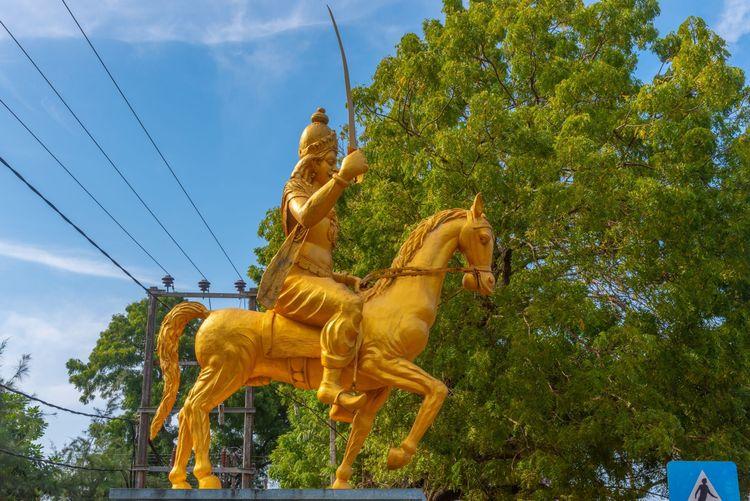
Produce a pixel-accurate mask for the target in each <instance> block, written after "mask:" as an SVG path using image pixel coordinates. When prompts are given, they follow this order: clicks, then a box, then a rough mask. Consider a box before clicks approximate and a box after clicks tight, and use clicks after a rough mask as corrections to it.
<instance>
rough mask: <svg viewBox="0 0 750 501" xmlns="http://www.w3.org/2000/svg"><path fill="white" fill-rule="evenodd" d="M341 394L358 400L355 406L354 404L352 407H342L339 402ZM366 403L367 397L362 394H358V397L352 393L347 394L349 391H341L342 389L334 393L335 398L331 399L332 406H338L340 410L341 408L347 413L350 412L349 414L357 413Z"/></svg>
mask: <svg viewBox="0 0 750 501" xmlns="http://www.w3.org/2000/svg"><path fill="white" fill-rule="evenodd" d="M342 393H344V394H347V395H351V396H352V398H357V399H358V400H357V404H356V405H353V406H349V405H344V404H343V403H342V402H341V400H340V397H341V394H342ZM366 403H367V395H365V394H364V393H360V394H358V395H357V394H354V393H349V391H348V390H346V389H343V388H342V389H341V390H339V392H338V393H336V396H335V397H334V399H333V404H334V405H338V406H340V407H341V408H343V409H345V410H347V411H349V412H351V413H355V412H357V411H358V410H359V409H361V408H362V407H363V406H364V405H365V404H366Z"/></svg>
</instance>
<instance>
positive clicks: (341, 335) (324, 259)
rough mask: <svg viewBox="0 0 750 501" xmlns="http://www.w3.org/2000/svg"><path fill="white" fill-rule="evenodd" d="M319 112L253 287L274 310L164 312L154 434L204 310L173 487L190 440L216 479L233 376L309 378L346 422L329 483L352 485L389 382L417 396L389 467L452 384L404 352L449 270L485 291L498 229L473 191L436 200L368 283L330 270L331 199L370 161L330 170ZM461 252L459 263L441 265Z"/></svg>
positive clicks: (352, 158) (331, 137)
mask: <svg viewBox="0 0 750 501" xmlns="http://www.w3.org/2000/svg"><path fill="white" fill-rule="evenodd" d="M327 121H328V119H327V117H326V116H325V112H324V110H322V109H319V110H318V111H317V112H316V113H315V114H314V115H313V116H312V123H311V124H310V125H308V126H307V128H306V129H305V131H304V132H303V134H302V138H301V139H300V150H299V156H300V160H299V162H298V163H297V165H296V166H295V168H294V171H293V172H292V177H291V178H290V180H289V181H288V182H287V184H286V186H285V188H284V194H283V197H282V205H281V210H282V221H283V226H284V231H285V233H286V234H287V238H286V240H285V242H284V244H283V245H282V247H281V248H280V250H279V252H278V253H277V255H276V256H275V257H274V259H273V261H272V263H271V264H270V265H269V267H268V269H267V271H266V274H265V275H264V277H263V280H262V283H261V287H260V290H259V294H258V299H259V301H261V303H262V304H264V305H265V306H266V307H268V308H270V309H269V310H268V311H266V312H264V313H261V312H256V311H248V310H243V309H223V310H216V311H208V310H207V309H206V307H205V306H204V305H203V304H201V303H197V302H184V303H180V304H178V305H177V306H175V307H174V308H173V309H172V310H171V311H170V312H169V313H168V314H167V316H166V317H165V318H164V321H163V323H162V326H161V329H160V331H159V338H158V346H157V349H158V354H159V359H160V364H161V368H162V371H163V373H164V395H163V397H162V401H161V403H160V404H159V408H158V409H157V412H156V414H155V415H154V420H153V422H152V423H151V438H154V437H155V436H156V434H157V433H158V431H159V429H160V428H161V426H162V424H163V423H164V421H165V419H166V417H167V415H168V414H169V412H170V411H171V409H172V407H173V405H174V403H175V401H176V399H177V390H178V387H179V382H180V369H179V364H178V358H177V346H178V342H179V337H180V335H181V334H182V331H183V329H184V327H185V325H186V324H187V323H188V322H189V321H191V320H193V319H196V318H202V319H203V323H202V324H201V326H200V328H199V329H198V332H197V334H196V337H195V355H196V358H197V360H198V363H199V364H200V367H201V371H200V374H199V376H198V379H197V381H196V382H195V385H193V387H192V388H191V390H190V392H189V394H188V396H187V399H186V400H185V404H184V406H183V407H182V409H181V410H180V412H179V434H178V439H177V452H176V456H175V462H174V467H173V468H172V471H171V472H170V474H169V479H170V481H171V483H172V487H173V488H175V489H189V488H190V484H189V483H188V482H187V480H186V478H187V470H186V466H187V462H188V460H189V458H190V454H191V452H192V451H195V469H194V470H193V474H194V475H195V476H196V478H197V479H198V485H199V487H200V488H202V489H206V488H209V489H210V488H213V489H218V488H220V487H221V483H220V481H219V478H218V477H216V476H215V475H212V474H211V463H210V460H209V443H210V429H209V421H208V416H209V412H210V411H211V409H213V408H214V407H216V406H217V405H218V404H219V403H221V402H223V401H224V400H226V399H227V398H229V397H230V396H231V395H232V394H233V393H235V392H236V391H237V390H239V389H240V388H241V387H242V386H261V385H264V384H268V383H269V382H270V381H271V380H274V381H280V382H284V383H289V384H292V385H294V386H296V387H297V388H303V389H317V392H318V393H317V395H318V398H319V399H320V400H321V401H323V402H326V403H329V404H333V406H332V409H331V417H332V418H334V419H336V420H338V421H345V422H350V423H352V425H351V426H352V427H351V431H350V433H349V440H348V442H347V446H346V452H345V454H344V457H343V458H342V461H341V465H340V466H339V467H338V469H337V470H336V480H335V482H334V484H333V488H337V489H347V488H351V486H350V484H349V479H350V478H351V475H352V464H353V463H354V460H355V458H356V457H357V454H359V451H360V449H361V447H362V444H363V443H364V440H365V438H366V437H367V435H368V434H369V432H370V428H371V426H372V423H373V420H374V419H375V415H376V413H377V412H378V410H379V409H380V408H381V407H382V405H383V404H384V403H385V401H386V399H387V398H388V394H389V393H390V391H391V389H392V388H399V389H401V390H404V391H408V392H411V393H416V394H418V395H422V397H423V401H422V405H421V407H420V409H419V412H418V414H417V417H416V419H415V421H414V424H413V425H412V428H411V431H410V432H409V434H408V435H407V437H406V438H405V439H404V440H403V441H402V442H401V444H400V446H398V447H394V448H391V449H390V451H389V452H388V458H387V464H388V467H389V468H400V467H402V466H404V465H406V464H407V463H409V461H410V460H411V458H412V456H413V455H414V453H415V451H416V449H417V444H418V443H419V441H420V440H421V438H422V436H423V435H424V434H425V432H426V431H427V429H428V428H429V427H430V425H431V424H432V422H433V421H434V420H435V416H436V415H437V413H438V411H439V410H440V407H441V405H442V403H443V400H444V399H445V397H446V395H447V393H448V389H447V387H446V386H445V384H443V383H442V382H441V381H440V380H438V379H435V378H434V377H432V376H430V375H429V374H427V373H426V372H425V371H423V370H422V369H421V368H420V367H419V366H417V365H416V364H414V363H413V360H414V359H415V358H416V357H417V356H418V355H419V354H420V353H421V352H422V350H423V349H424V348H425V346H426V345H427V341H428V335H429V330H430V328H431V327H432V325H433V323H434V322H435V318H436V315H437V309H438V306H439V304H440V294H441V290H442V286H443V282H444V280H445V276H446V274H447V273H449V272H461V273H463V274H464V276H463V282H462V284H463V287H464V288H465V289H467V290H470V291H477V292H480V293H481V294H490V293H491V292H492V290H493V289H494V286H495V279H494V276H493V274H492V272H491V268H490V266H491V262H492V252H493V246H494V235H493V232H492V227H491V226H490V224H489V222H488V221H487V219H486V218H485V216H484V203H483V201H482V197H481V195H477V196H476V198H475V199H474V203H473V204H472V206H471V208H470V209H468V210H467V209H449V210H444V211H441V212H438V213H437V214H435V215H433V216H431V217H429V218H427V219H425V220H424V221H422V222H421V223H420V224H419V225H417V227H416V228H415V229H414V231H413V232H412V233H411V234H410V235H409V237H408V238H407V239H406V241H405V242H404V244H403V245H402V246H401V249H400V251H399V253H398V255H397V256H396V258H395V259H394V261H393V263H392V267H391V268H388V269H385V270H378V271H377V272H374V274H371V276H372V275H374V276H376V277H379V279H378V280H377V282H375V284H374V285H373V287H371V288H369V289H367V290H365V291H363V292H358V288H359V283H360V280H359V279H358V278H356V277H353V276H351V275H347V274H338V273H335V272H333V270H332V257H331V252H332V249H333V245H334V243H335V241H336V236H337V232H338V223H337V219H336V213H335V210H334V206H335V203H336V200H337V199H338V198H339V196H340V195H341V193H342V192H343V190H345V189H346V187H347V186H348V185H349V184H350V183H351V182H352V180H353V179H354V178H355V177H357V176H361V175H362V174H364V173H365V172H366V171H367V162H366V160H365V158H364V155H363V154H362V152H361V151H359V150H355V151H351V152H350V153H349V155H347V156H346V158H344V160H343V162H342V167H341V170H340V171H338V172H337V171H336V169H335V165H336V151H337V150H336V137H335V134H333V132H332V131H331V130H330V129H329V128H328V126H327ZM457 251H460V252H461V254H463V255H464V257H465V258H466V261H467V262H468V266H467V267H460V268H450V267H447V265H448V263H449V261H450V259H451V258H452V256H453V255H454V254H455V253H456V252H457ZM365 280H368V279H365ZM349 287H351V288H352V289H353V290H352V289H350V288H349ZM353 387H356V390H357V391H359V392H362V393H361V394H357V393H355V392H353V391H352V388H353Z"/></svg>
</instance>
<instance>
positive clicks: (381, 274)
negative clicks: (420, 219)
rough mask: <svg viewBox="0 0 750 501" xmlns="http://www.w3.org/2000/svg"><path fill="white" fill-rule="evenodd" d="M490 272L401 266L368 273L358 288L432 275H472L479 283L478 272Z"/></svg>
mask: <svg viewBox="0 0 750 501" xmlns="http://www.w3.org/2000/svg"><path fill="white" fill-rule="evenodd" d="M483 271H485V272H491V271H492V270H491V269H490V267H489V266H453V267H443V268H422V267H420V266H401V267H398V268H381V269H379V270H375V271H373V272H370V273H368V274H367V275H365V277H364V278H363V279H362V280H361V281H360V283H359V284H360V288H362V289H364V288H367V286H368V284H370V283H372V282H376V281H378V280H380V279H381V278H397V277H418V276H424V275H434V274H437V273H472V274H473V275H474V276H475V277H476V279H477V283H479V273H480V272H483Z"/></svg>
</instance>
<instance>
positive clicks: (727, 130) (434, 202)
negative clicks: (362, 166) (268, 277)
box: [257, 0, 750, 499]
mask: <svg viewBox="0 0 750 501" xmlns="http://www.w3.org/2000/svg"><path fill="white" fill-rule="evenodd" d="M444 12H445V21H444V22H440V21H437V20H427V21H425V22H424V25H423V33H422V35H421V36H420V35H416V34H413V33H410V34H407V35H405V36H404V37H403V38H402V39H401V41H400V43H399V44H398V47H397V51H396V54H395V55H394V56H392V57H387V58H385V59H383V60H382V61H381V63H380V64H379V66H378V68H377V71H376V73H375V75H374V77H373V80H372V83H371V84H370V85H369V86H367V87H363V88H359V89H356V91H355V106H356V109H357V113H358V119H359V121H360V123H361V124H363V125H364V131H363V134H362V136H361V139H362V140H363V148H364V150H365V153H366V155H367V158H368V161H369V164H370V171H369V172H368V174H367V175H366V177H365V182H364V183H362V184H361V185H357V186H355V187H352V188H349V190H348V191H347V194H346V199H345V200H344V202H343V203H342V204H341V206H340V209H339V210H340V212H339V215H340V219H341V225H342V232H341V233H342V235H343V236H344V237H345V239H343V240H342V241H341V242H340V245H339V247H338V249H337V255H336V261H337V265H338V267H339V268H342V269H346V268H351V269H353V271H355V272H357V273H358V274H360V275H361V274H365V273H367V272H368V271H370V270H372V269H375V268H381V267H386V266H388V264H389V262H390V260H391V259H392V258H393V256H394V254H395V252H396V250H397V248H398V245H399V243H400V242H401V241H402V240H403V238H404V236H405V235H406V234H407V233H408V231H409V229H411V228H412V227H413V225H414V224H415V223H416V222H417V221H419V220H420V219H422V218H424V217H426V216H428V215H430V214H433V213H434V212H436V211H438V210H441V209H445V208H449V207H468V205H469V203H470V201H471V198H472V197H473V195H474V194H475V193H476V192H480V191H481V192H482V193H483V195H484V198H485V201H486V206H487V216H488V218H489V219H490V221H491V222H492V224H493V226H494V228H495V231H496V237H497V241H496V248H497V253H496V256H495V258H496V259H495V269H496V272H497V274H498V283H499V284H500V286H499V287H498V289H497V290H496V292H495V293H494V294H493V295H492V296H491V297H489V298H479V297H474V296H472V295H470V294H468V293H462V294H458V295H456V296H455V297H454V298H452V299H449V298H451V297H452V295H453V294H454V293H455V292H456V291H457V290H458V288H459V286H460V284H459V281H458V280H457V278H456V277H451V278H450V280H449V281H448V283H447V284H446V287H445V291H444V294H445V299H446V302H445V303H444V304H443V305H442V306H441V311H440V314H439V317H438V321H437V323H436V325H435V326H434V328H433V330H432V333H431V338H430V342H429V344H428V347H427V349H426V350H425V352H424V353H423V354H422V356H420V357H419V359H418V360H417V363H419V364H420V365H421V366H422V367H423V368H425V370H427V371H428V372H430V373H432V374H433V375H435V376H437V377H439V378H440V379H442V380H443V381H445V382H446V384H447V385H448V386H449V388H450V395H449V397H448V398H447V400H446V403H445V406H444V408H443V410H442V412H441V414H440V415H439V417H438V419H437V421H436V423H435V425H434V426H433V427H432V429H431V430H430V431H429V432H428V433H427V435H426V437H425V440H424V442H423V444H422V445H421V448H420V450H419V451H418V453H417V455H416V456H415V459H414V461H413V463H412V464H411V465H409V466H408V467H407V468H406V469H404V470H401V471H396V472H390V471H387V470H386V469H385V461H384V458H385V453H386V451H387V447H388V446H391V445H394V444H397V443H398V442H399V441H400V439H401V438H403V436H404V435H405V433H406V432H407V431H408V427H409V426H410V424H411V422H412V421H413V418H414V415H415V412H416V409H417V406H418V399H417V398H416V397H413V396H411V395H405V394H403V393H402V392H394V394H393V396H392V397H391V399H390V401H389V402H388V404H387V405H386V406H385V407H384V409H383V410H382V411H381V413H380V416H379V418H378V420H377V421H376V424H375V427H374V430H373V433H372V435H371V437H370V438H369V439H368V442H367V443H366V446H365V450H364V451H363V454H362V456H361V458H360V461H359V462H358V466H357V468H358V472H357V474H358V476H357V477H355V479H358V481H359V484H360V485H379V486H385V485H419V486H422V487H424V489H425V490H426V491H427V492H428V494H429V495H430V497H432V498H434V499H439V498H441V497H444V498H451V497H456V496H459V495H460V496H461V497H462V498H463V499H504V498H513V497H521V498H525V499H528V498H534V499H551V498H559V499H636V498H639V497H642V496H644V495H645V494H646V493H647V492H649V491H656V492H663V490H664V487H665V465H666V463H667V462H668V461H669V460H671V459H698V458H716V459H728V460H733V461H735V462H737V464H738V467H739V468H738V469H739V471H740V472H741V484H742V486H743V489H746V488H747V487H748V484H749V483H750V479H749V478H748V477H747V476H746V474H745V473H744V472H747V471H748V470H749V469H750V435H748V433H747V429H748V426H749V425H750V422H749V421H748V412H749V411H750V391H748V386H747V381H749V380H750V358H749V357H748V353H750V351H748V348H750V328H749V327H750V325H749V323H750V322H749V320H750V315H749V314H748V311H750V310H749V309H748V306H749V304H748V302H749V301H750V282H749V281H748V277H750V247H749V244H748V239H747V235H748V234H750V203H748V202H750V137H748V133H747V123H748V111H749V108H748V96H749V95H750V91H748V88H747V87H746V86H745V82H744V75H743V73H742V72H741V70H739V69H737V68H735V67H732V66H731V65H729V64H728V62H727V58H728V56H729V54H728V52H727V49H726V44H725V43H724V41H723V40H721V38H719V37H718V36H717V35H716V34H714V33H713V32H712V31H711V30H709V29H708V28H707V27H706V25H705V22H704V21H703V20H701V19H700V18H693V17H691V18H688V19H687V20H685V22H684V23H683V24H682V25H681V26H680V27H679V29H678V30H677V31H676V32H674V33H669V34H666V35H665V36H659V34H658V33H657V31H656V29H655V28H654V25H653V19H654V17H655V16H656V15H657V14H658V12H659V7H658V3H657V1H656V0H601V1H598V2H592V3H589V4H588V5H587V4H584V2H583V1H581V0H544V1H538V2H529V1H525V0H496V1H472V2H470V4H469V6H468V7H464V6H463V3H462V2H460V1H459V0H447V1H445V3H444ZM643 53H645V54H652V55H655V56H656V57H658V58H659V59H660V61H661V62H662V67H661V68H660V70H659V72H658V74H656V75H654V76H653V78H652V79H651V81H647V82H643V81H640V80H639V79H638V78H636V76H635V71H636V68H637V65H638V62H639V54H643ZM275 218H276V216H275V215H271V217H269V218H267V219H266V221H264V223H263V224H262V226H261V231H260V234H261V235H262V236H264V237H266V238H267V239H269V241H270V242H271V245H270V246H268V247H267V248H261V249H259V250H258V251H257V255H258V258H259V262H260V264H261V265H264V264H267V258H268V257H269V256H270V255H272V253H273V251H274V250H275V246H276V245H277V244H278V241H279V235H280V230H279V228H278V221H277V220H276V219H275ZM292 425H293V428H292V429H291V430H290V431H289V432H288V433H287V434H285V435H284V436H282V438H281V439H280V441H279V448H283V449H284V451H279V450H277V451H275V452H274V457H279V458H284V461H285V462H286V467H284V468H280V467H277V465H274V469H273V471H274V472H275V473H276V474H278V475H280V477H281V478H280V481H281V482H282V484H284V483H286V484H288V485H291V484H297V485H300V486H301V485H302V484H303V483H304V482H306V481H307V479H306V478H304V477H299V476H297V477H295V476H293V475H292V474H291V473H290V472H291V471H292V468H291V467H290V465H292V464H293V459H294V458H296V460H297V461H300V464H317V463H315V461H318V462H320V459H319V458H318V455H319V454H320V453H321V451H320V450H318V448H312V447H304V446H303V444H301V443H300V441H303V440H305V435H304V434H303V433H300V431H301V430H302V431H304V429H306V428H305V427H308V426H309V424H308V423H306V422H302V423H300V422H298V421H296V420H292ZM287 439H289V440H287ZM312 456H314V457H312Z"/></svg>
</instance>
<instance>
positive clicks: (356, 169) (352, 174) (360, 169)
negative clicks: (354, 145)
mask: <svg viewBox="0 0 750 501" xmlns="http://www.w3.org/2000/svg"><path fill="white" fill-rule="evenodd" d="M369 168H370V167H369V166H368V165H367V159H366V158H365V155H364V153H362V150H354V151H352V152H351V153H349V154H348V155H347V156H346V157H345V158H344V161H343V162H342V163H341V170H340V171H339V176H341V177H343V178H344V179H346V180H347V181H349V182H352V181H353V180H354V179H355V178H357V177H359V176H361V175H362V174H364V173H365V172H367V169H369Z"/></svg>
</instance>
